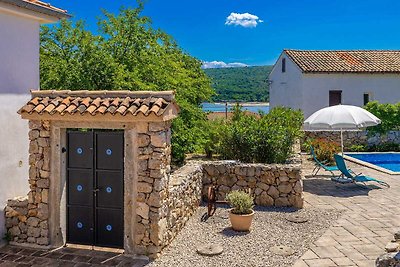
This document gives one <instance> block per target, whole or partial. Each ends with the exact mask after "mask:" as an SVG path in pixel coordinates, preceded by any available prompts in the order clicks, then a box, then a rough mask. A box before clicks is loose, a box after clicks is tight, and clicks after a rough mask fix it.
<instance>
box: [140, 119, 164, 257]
mask: <svg viewBox="0 0 400 267" xmlns="http://www.w3.org/2000/svg"><path fill="white" fill-rule="evenodd" d="M170 127H171V124H170V122H157V123H148V124H146V125H145V127H141V132H140V133H138V147H139V148H138V161H139V162H138V182H137V209H136V214H137V218H136V227H135V228H136V238H135V244H136V251H137V253H138V254H147V255H149V256H150V257H152V258H155V257H157V255H158V253H159V252H160V251H161V249H162V244H163V242H162V236H163V232H164V231H165V228H166V219H163V218H164V217H165V214H164V213H165V211H164V210H163V209H162V203H163V202H164V201H165V200H166V198H167V196H168V184H169V181H168V180H169V173H170V163H171V128H170Z"/></svg>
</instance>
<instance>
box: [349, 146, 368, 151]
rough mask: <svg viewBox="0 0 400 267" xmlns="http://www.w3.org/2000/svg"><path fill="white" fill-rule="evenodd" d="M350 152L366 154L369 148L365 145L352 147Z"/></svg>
mask: <svg viewBox="0 0 400 267" xmlns="http://www.w3.org/2000/svg"><path fill="white" fill-rule="evenodd" d="M349 150H350V151H352V152H366V151H368V147H367V146H365V145H351V146H350V147H349Z"/></svg>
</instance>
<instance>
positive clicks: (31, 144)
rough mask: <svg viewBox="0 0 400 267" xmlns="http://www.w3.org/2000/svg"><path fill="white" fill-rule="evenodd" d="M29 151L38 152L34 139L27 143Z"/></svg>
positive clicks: (31, 152)
mask: <svg viewBox="0 0 400 267" xmlns="http://www.w3.org/2000/svg"><path fill="white" fill-rule="evenodd" d="M29 153H30V154H37V153H39V145H38V143H37V142H36V141H31V142H30V143H29Z"/></svg>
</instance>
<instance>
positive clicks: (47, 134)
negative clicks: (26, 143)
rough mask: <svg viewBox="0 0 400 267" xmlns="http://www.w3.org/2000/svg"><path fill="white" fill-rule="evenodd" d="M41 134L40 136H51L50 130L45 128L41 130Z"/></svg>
mask: <svg viewBox="0 0 400 267" xmlns="http://www.w3.org/2000/svg"><path fill="white" fill-rule="evenodd" d="M39 136H40V137H50V131H44V130H42V131H40V134H39Z"/></svg>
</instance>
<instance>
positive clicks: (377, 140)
mask: <svg viewBox="0 0 400 267" xmlns="http://www.w3.org/2000/svg"><path fill="white" fill-rule="evenodd" d="M305 138H323V139H327V140H329V141H333V142H336V143H338V144H340V132H339V131H305ZM343 143H344V147H345V148H349V147H350V146H352V145H366V146H372V145H379V144H383V143H397V144H400V131H390V132H389V133H388V134H387V135H380V134H376V135H375V136H372V137H369V136H368V133H367V131H344V132H343Z"/></svg>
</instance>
